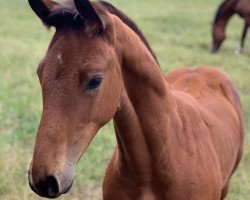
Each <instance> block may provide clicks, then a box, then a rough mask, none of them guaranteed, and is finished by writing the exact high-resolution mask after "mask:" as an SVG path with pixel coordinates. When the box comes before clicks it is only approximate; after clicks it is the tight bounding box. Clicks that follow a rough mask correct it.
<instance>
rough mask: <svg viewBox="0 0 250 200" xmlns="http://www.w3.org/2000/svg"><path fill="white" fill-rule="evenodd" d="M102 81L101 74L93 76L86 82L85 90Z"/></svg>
mask: <svg viewBox="0 0 250 200" xmlns="http://www.w3.org/2000/svg"><path fill="white" fill-rule="evenodd" d="M101 83H102V77H101V76H94V77H93V78H91V79H90V81H89V82H88V83H87V86H86V88H87V90H93V89H96V88H98V87H99V86H100V85H101Z"/></svg>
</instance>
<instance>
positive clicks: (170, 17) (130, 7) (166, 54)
mask: <svg viewBox="0 0 250 200" xmlns="http://www.w3.org/2000/svg"><path fill="white" fill-rule="evenodd" d="M110 2H112V3H114V5H116V6H117V7H119V8H120V9H122V10H123V11H125V12H126V13H127V14H128V15H129V16H131V18H132V19H134V20H135V21H136V22H137V24H138V25H139V27H141V29H142V31H143V32H144V33H145V35H146V36H147V38H148V40H149V41H150V44H151V45H152V47H153V49H154V50H155V52H156V54H157V55H158V58H159V61H160V63H161V66H162V68H163V69H164V70H165V71H168V70H170V69H173V68H175V67H178V66H190V67H195V66H201V65H210V66H217V67H219V68H221V69H223V70H224V71H225V72H226V73H228V74H229V76H230V77H232V79H233V80H234V81H235V83H236V84H237V86H238V88H239V90H240V94H241V97H242V103H243V107H244V112H245V124H246V139H245V151H244V157H243V159H242V162H241V165H240V167H239V169H238V170H237V173H235V174H234V176H233V179H232V182H231V189H230V194H229V195H228V198H227V199H228V200H247V199H249V196H250V136H249V130H250V127H249V124H250V86H249V85H250V78H249V77H250V40H247V42H246V50H245V52H244V54H243V55H240V56H235V54H234V51H235V50H236V49H237V48H238V47H239V38H240V35H241V29H242V27H243V21H242V20H240V19H239V18H238V17H233V19H232V20H231V22H230V25H229V27H228V29H227V32H228V39H227V40H226V42H225V43H224V45H223V48H222V50H221V52H220V53H219V54H218V55H212V54H210V52H209V50H210V46H211V45H210V44H211V38H210V35H211V33H210V30H211V22H212V19H213V16H214V11H215V9H216V7H217V6H218V3H219V1H218V0H210V1H206V0H185V1H183V0H174V1H170V0H155V1H152V0H126V1H125V0H111V1H110ZM0 8H1V12H0V149H1V150H0V199H4V200H5V199H7V200H15V199H17V200H20V199H24V200H26V199H39V197H38V196H37V195H35V194H34V193H33V192H32V191H31V190H30V188H29V186H28V182H27V169H28V165H29V162H30V159H31V156H32V151H33V145H34V140H35V135H36V129H37V126H38V123H39V120H40V116H41V109H42V103H41V91H40V86H39V83H38V79H37V77H36V65H37V63H38V62H39V60H40V59H41V58H42V56H43V55H44V53H45V51H46V48H47V46H48V44H49V41H50V38H51V37H52V35H53V30H52V31H50V32H48V31H46V29H45V28H44V27H43V26H42V24H41V23H40V21H39V20H38V19H37V18H36V17H35V15H34V14H33V13H32V11H31V9H30V8H29V6H28V3H27V1H26V0H11V1H6V0H0ZM114 146H115V137H114V132H113V128H112V124H111V123H110V124H108V125H107V126H106V127H104V128H103V129H102V130H101V131H100V132H99V133H98V135H97V136H96V138H95V140H94V141H93V142H92V144H91V145H90V148H89V149H88V151H87V153H86V154H84V156H83V158H82V159H81V161H80V162H79V164H78V167H77V175H76V179H75V183H74V186H73V188H72V190H71V192H70V193H69V194H67V195H65V196H64V197H61V198H60V199H86V200H92V199H93V200H99V199H101V185H102V179H103V175H104V172H105V168H106V166H107V162H108V161H109V158H110V156H111V154H112V151H113V149H114Z"/></svg>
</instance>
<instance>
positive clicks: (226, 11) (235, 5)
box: [212, 0, 250, 53]
mask: <svg viewBox="0 0 250 200" xmlns="http://www.w3.org/2000/svg"><path fill="white" fill-rule="evenodd" d="M235 14H238V15H239V16H240V17H242V18H243V19H244V21H245V25H244V29H243V32H242V37H241V44H240V52H242V51H243V49H244V46H245V40H246V37H247V32H248V28H249V26H250V0H225V1H223V2H222V4H221V5H220V6H219V9H218V10H217V12H216V16H215V19H214V22H213V27H212V37H213V47H212V52H214V53H216V52H218V51H219V49H220V47H221V45H222V43H223V41H224V40H225V38H226V27H227V25H228V22H229V20H230V19H231V17H232V16H233V15H235Z"/></svg>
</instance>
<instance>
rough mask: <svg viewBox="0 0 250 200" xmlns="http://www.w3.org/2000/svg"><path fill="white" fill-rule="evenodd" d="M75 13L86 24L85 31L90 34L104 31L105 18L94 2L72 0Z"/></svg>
mask: <svg viewBox="0 0 250 200" xmlns="http://www.w3.org/2000/svg"><path fill="white" fill-rule="evenodd" d="M74 2H75V6H76V9H77V11H78V12H79V14H80V16H81V17H82V18H83V19H84V21H85V22H86V24H85V29H86V30H85V31H86V32H87V33H90V34H96V33H101V32H103V31H104V30H105V28H106V27H105V26H106V20H105V18H106V16H105V13H104V11H103V10H102V9H101V8H100V7H99V5H98V4H97V3H96V2H90V1H89V0H74Z"/></svg>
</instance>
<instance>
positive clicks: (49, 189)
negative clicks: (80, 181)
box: [30, 176, 60, 198]
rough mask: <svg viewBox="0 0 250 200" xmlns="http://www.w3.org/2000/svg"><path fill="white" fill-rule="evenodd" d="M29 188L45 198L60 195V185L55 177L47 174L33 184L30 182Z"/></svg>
mask: <svg viewBox="0 0 250 200" xmlns="http://www.w3.org/2000/svg"><path fill="white" fill-rule="evenodd" d="M30 186H31V189H32V190H33V191H34V192H36V193H37V194H38V195H40V196H42V197H47V198H56V197H58V196H59V195H60V187H59V182H58V179H57V177H55V176H48V177H46V179H45V180H42V181H40V182H38V183H37V184H35V185H34V186H33V183H32V182H30Z"/></svg>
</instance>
